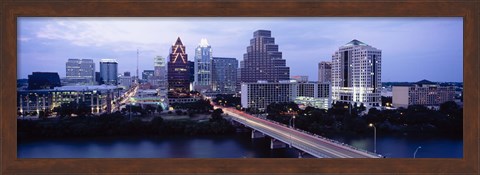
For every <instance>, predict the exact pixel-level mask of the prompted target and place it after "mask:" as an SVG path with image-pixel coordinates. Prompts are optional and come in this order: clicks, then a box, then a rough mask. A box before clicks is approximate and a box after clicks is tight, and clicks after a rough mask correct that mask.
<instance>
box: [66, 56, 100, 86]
mask: <svg viewBox="0 0 480 175" xmlns="http://www.w3.org/2000/svg"><path fill="white" fill-rule="evenodd" d="M65 68H66V70H65V73H66V76H65V77H66V80H67V81H68V83H73V84H78V83H81V84H93V83H94V82H95V63H94V62H93V60H92V59H68V61H67V63H66V64H65Z"/></svg>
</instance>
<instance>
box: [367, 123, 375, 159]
mask: <svg viewBox="0 0 480 175" xmlns="http://www.w3.org/2000/svg"><path fill="white" fill-rule="evenodd" d="M368 126H369V127H373V152H374V153H377V127H375V125H374V124H373V123H370V124H369V125H368Z"/></svg>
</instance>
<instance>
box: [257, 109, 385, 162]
mask: <svg viewBox="0 0 480 175" xmlns="http://www.w3.org/2000/svg"><path fill="white" fill-rule="evenodd" d="M249 115H250V114H249ZM252 116H254V117H256V118H258V119H262V120H265V121H268V122H271V123H275V124H278V125H281V126H284V127H287V128H290V126H289V125H286V124H283V123H280V122H277V121H274V120H270V119H267V118H260V117H257V116H255V115H252ZM293 129H295V130H297V131H299V132H303V133H305V134H308V135H310V136H313V137H317V138H319V139H323V140H326V141H329V142H332V143H336V144H339V145H342V146H344V147H348V148H350V149H353V150H357V151H361V152H364V153H367V154H369V155H372V156H376V157H382V155H380V154H376V153H373V152H370V151H367V150H364V149H359V148H357V147H354V146H352V145H349V144H346V143H343V142H339V141H337V140H333V139H329V138H326V137H323V136H320V135H317V134H314V133H311V132H308V131H305V130H301V129H297V128H293Z"/></svg>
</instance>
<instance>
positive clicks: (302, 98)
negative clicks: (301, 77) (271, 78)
mask: <svg viewBox="0 0 480 175" xmlns="http://www.w3.org/2000/svg"><path fill="white" fill-rule="evenodd" d="M241 92H242V93H241V103H242V107H243V108H253V109H254V110H259V111H264V110H265V109H266V108H267V106H268V105H270V104H272V103H279V102H295V103H297V104H301V105H304V106H311V107H315V108H321V109H328V108H330V107H331V98H330V84H329V83H319V82H318V83H317V82H306V83H298V82H295V81H288V80H285V81H280V82H274V83H272V82H266V81H259V82H256V83H242V87H241Z"/></svg>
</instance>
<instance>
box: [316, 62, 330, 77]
mask: <svg viewBox="0 0 480 175" xmlns="http://www.w3.org/2000/svg"><path fill="white" fill-rule="evenodd" d="M318 81H319V82H331V81H332V62H330V61H322V62H320V63H318Z"/></svg>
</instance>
